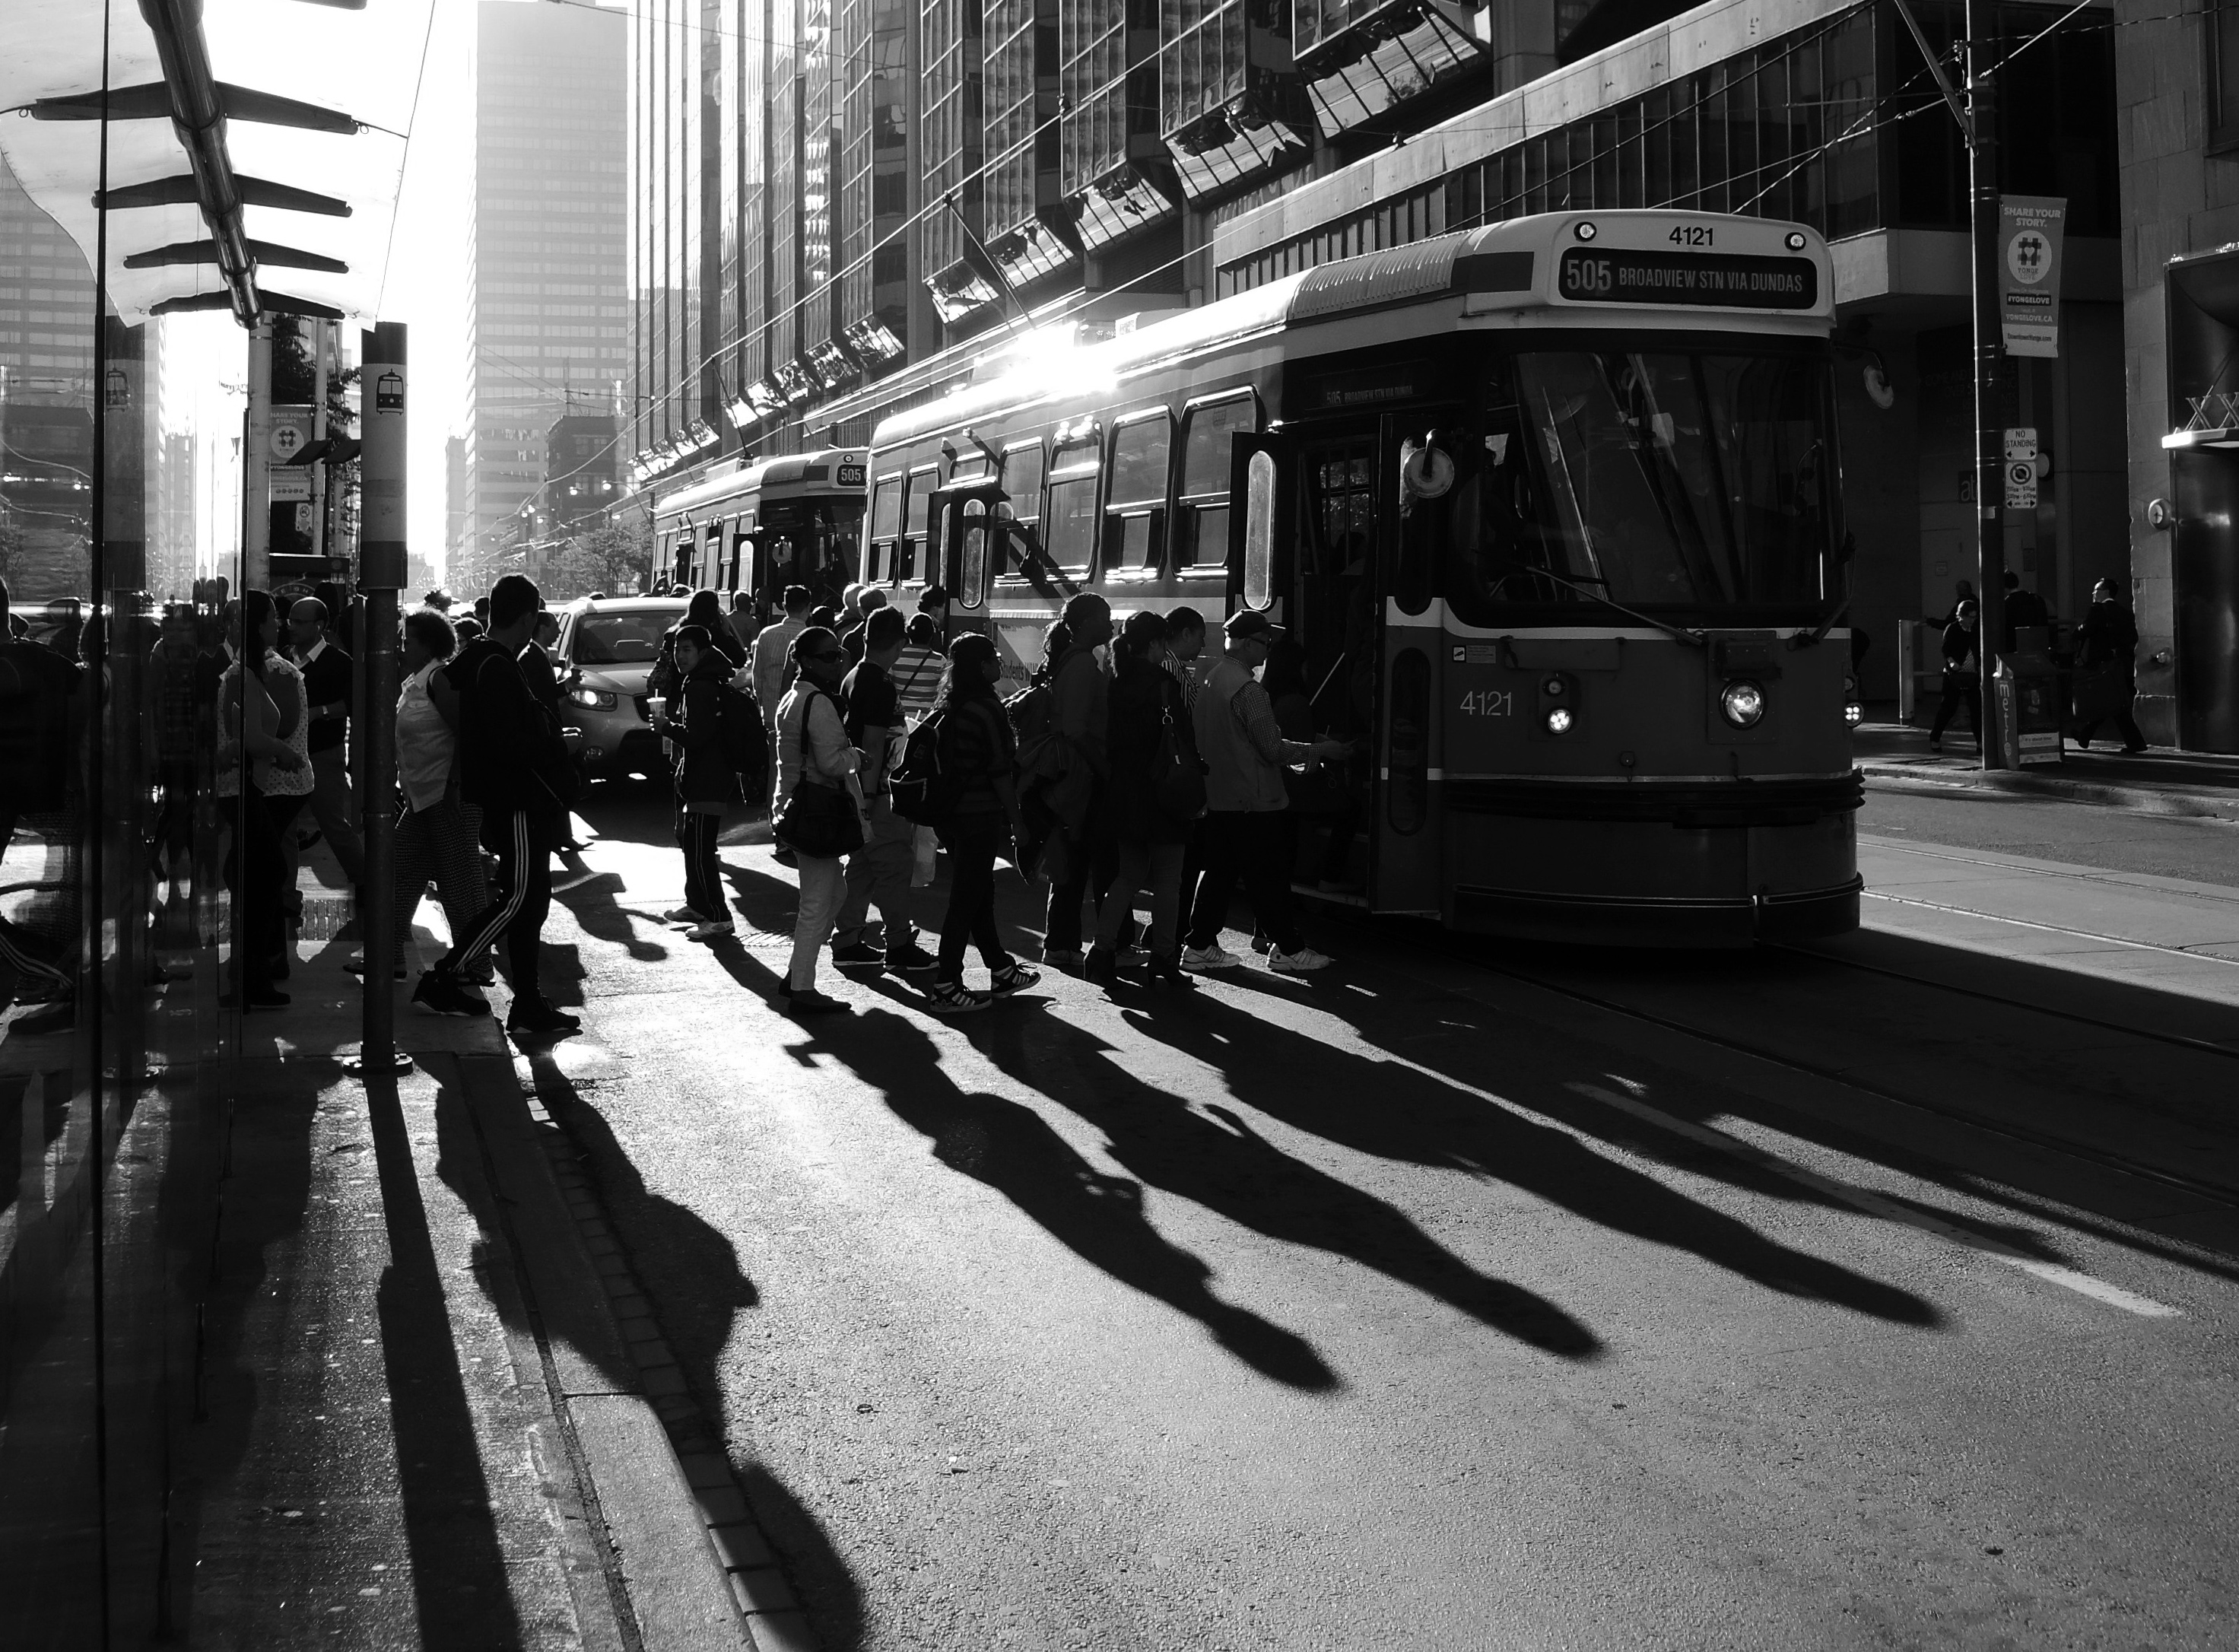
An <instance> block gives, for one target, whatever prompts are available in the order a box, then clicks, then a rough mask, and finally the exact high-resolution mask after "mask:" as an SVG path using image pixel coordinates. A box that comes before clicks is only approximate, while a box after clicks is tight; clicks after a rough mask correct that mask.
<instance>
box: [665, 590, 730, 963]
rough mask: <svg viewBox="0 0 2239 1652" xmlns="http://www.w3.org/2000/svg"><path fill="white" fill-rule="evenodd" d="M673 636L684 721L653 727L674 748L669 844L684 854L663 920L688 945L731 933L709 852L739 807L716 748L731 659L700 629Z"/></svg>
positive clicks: (725, 761) (686, 628) (724, 757)
mask: <svg viewBox="0 0 2239 1652" xmlns="http://www.w3.org/2000/svg"><path fill="white" fill-rule="evenodd" d="M675 638H676V648H675V657H676V676H677V682H678V685H679V687H680V688H681V690H682V692H681V696H678V697H679V698H680V699H681V710H682V711H683V713H684V716H683V717H682V719H681V721H680V720H679V719H677V718H675V717H672V716H666V715H664V716H661V718H660V719H659V721H657V722H656V723H654V729H656V730H657V731H658V732H659V733H660V734H661V736H663V737H665V738H667V739H670V740H674V742H675V743H676V745H677V763H676V846H677V847H678V848H679V849H682V850H683V851H684V904H683V905H682V906H681V907H680V908H678V909H677V910H676V911H674V912H672V913H670V914H669V915H668V916H670V917H671V918H672V919H674V920H675V921H677V922H679V923H683V922H687V921H688V922H690V923H691V925H692V927H691V929H689V930H688V931H687V932H686V938H687V939H688V940H692V941H716V940H721V938H722V937H723V936H727V935H730V934H733V933H734V932H735V930H736V929H737V925H735V924H734V923H732V921H731V916H730V903H728V901H726V900H725V899H724V898H723V869H722V863H721V861H720V860H719V859H718V858H717V857H716V854H715V835H716V833H717V832H718V831H719V830H720V829H721V827H722V824H723V811H724V810H725V809H728V808H729V807H730V806H731V805H732V804H733V803H737V802H738V801H739V782H738V778H737V776H734V774H733V773H732V772H731V760H730V757H729V755H728V752H727V751H726V750H725V749H724V742H723V685H724V684H725V683H728V682H729V681H730V677H731V669H732V668H731V662H730V656H728V655H726V654H724V653H722V652H721V650H720V649H717V648H716V647H715V646H714V643H713V641H712V639H711V638H710V637H709V635H708V629H707V627H705V626H703V625H695V624H684V625H680V626H678V627H677V628H676V631H675ZM680 914H681V916H679V915H680Z"/></svg>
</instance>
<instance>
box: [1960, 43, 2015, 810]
mask: <svg viewBox="0 0 2239 1652" xmlns="http://www.w3.org/2000/svg"><path fill="white" fill-rule="evenodd" d="M1983 10H1986V8H1984V7H1983V5H1982V4H1981V0H1967V13H1966V16H1967V113H1968V117H1969V119H1968V130H1967V137H1968V144H1967V178H1968V188H1969V192H1970V196H1971V197H1972V203H1973V206H1974V217H1973V221H1972V223H1971V224H1970V230H1971V232H1972V241H1973V245H1972V247H1971V249H1970V250H1971V251H1972V252H1973V254H1974V266H1975V295H1974V296H1975V510H1976V521H1975V527H1976V536H1977V537H1976V543H1977V556H1976V573H1975V590H1976V593H1977V610H1976V612H1977V616H1978V621H1977V624H1978V629H1977V631H1976V634H1975V636H1976V641H1975V657H1976V662H1977V669H1979V671H1980V673H1981V691H1982V696H1983V709H1982V722H1981V725H1980V726H1981V729H1982V734H1983V738H1982V747H1983V750H1982V765H1983V768H1985V769H2003V768H2004V767H2005V766H2006V758H2005V742H2004V740H2003V738H2002V737H2001V736H2002V729H2001V728H2000V724H1999V714H1998V694H1997V675H1998V649H2000V648H2001V647H2002V646H2003V643H2004V641H2005V635H2006V511H2005V497H2006V447H2005V395H2004V390H2005V385H2004V379H2003V365H2002V362H2001V356H2003V346H2002V343H2001V332H2000V328H1999V324H1998V303H1999V298H1998V109H1997V103H1998V90H1997V84H1996V82H1995V81H1994V80H1992V79H1991V78H1990V75H1989V74H1988V72H1987V71H1988V70H1989V68H1990V63H1989V62H1988V58H1989V57H1990V45H1991V43H1990V41H1988V40H1985V39H1984V38H1983V36H1982V34H1981V33H1980V32H1979V31H1980V27H1981V23H1982V15H1981V14H1982V12H1983Z"/></svg>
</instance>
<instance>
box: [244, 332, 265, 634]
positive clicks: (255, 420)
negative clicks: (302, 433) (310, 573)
mask: <svg viewBox="0 0 2239 1652" xmlns="http://www.w3.org/2000/svg"><path fill="white" fill-rule="evenodd" d="M271 588H272V320H271V317H270V316H266V315H264V314H262V312H259V314H258V315H257V317H256V326H254V327H252V328H250V329H249V413H248V424H247V428H246V429H245V430H243V442H242V444H241V589H242V590H244V591H261V590H270V589H271Z"/></svg>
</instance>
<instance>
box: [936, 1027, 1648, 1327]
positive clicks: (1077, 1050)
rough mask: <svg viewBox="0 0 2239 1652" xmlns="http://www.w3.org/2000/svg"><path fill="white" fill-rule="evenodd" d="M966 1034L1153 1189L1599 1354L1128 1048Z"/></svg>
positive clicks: (1511, 1288) (1370, 1200)
mask: <svg viewBox="0 0 2239 1652" xmlns="http://www.w3.org/2000/svg"><path fill="white" fill-rule="evenodd" d="M967 1037H969V1038H970V1039H971V1041H972V1043H973V1047H974V1048H976V1049H979V1050H980V1053H981V1054H982V1055H984V1056H987V1058H988V1059H989V1060H990V1061H992V1062H994V1063H995V1064H996V1065H997V1066H998V1067H1000V1068H1001V1069H1003V1070H1004V1071H1005V1072H1007V1073H1008V1074H1010V1075H1011V1076H1012V1077H1013V1078H1016V1079H1018V1080H1020V1082H1023V1083H1028V1084H1032V1085H1033V1087H1034V1088H1035V1089H1038V1090H1040V1092H1041V1093H1042V1094H1043V1095H1045V1096H1048V1097H1049V1098H1050V1099H1051V1100H1052V1101H1053V1102H1058V1103H1059V1104H1060V1106H1064V1107H1066V1108H1069V1109H1072V1110H1073V1112H1075V1113H1078V1114H1079V1115H1080V1116H1081V1117H1083V1118H1085V1119H1086V1120H1087V1121H1089V1122H1091V1123H1093V1124H1095V1125H1096V1126H1098V1127H1099V1128H1100V1129H1102V1130H1103V1131H1104V1133H1105V1135H1106V1138H1107V1141H1108V1142H1109V1149H1108V1150H1109V1151H1110V1152H1111V1154H1112V1156H1113V1158H1114V1159H1116V1160H1118V1161H1119V1162H1120V1163H1121V1164H1124V1165H1125V1166H1126V1167H1127V1169H1130V1170H1132V1171H1133V1172H1134V1173H1135V1175H1137V1176H1139V1177H1141V1178H1142V1180H1143V1182H1145V1183H1146V1185H1147V1186H1150V1187H1153V1188H1156V1189H1159V1190H1160V1191H1161V1192H1165V1193H1171V1194H1173V1195H1175V1196H1177V1197H1180V1198H1185V1199H1188V1200H1190V1201H1192V1202H1194V1203H1197V1204H1200V1205H1203V1206H1204V1207H1205V1208H1206V1209H1208V1210H1212V1211H1214V1212H1216V1213H1218V1214H1219V1215H1220V1216H1226V1217H1227V1218H1228V1219H1229V1220H1230V1221H1232V1222H1235V1223H1237V1224H1238V1225H1239V1226H1240V1227H1245V1228H1248V1229H1251V1230H1252V1231H1253V1232H1254V1233H1259V1234H1263V1235H1265V1236H1266V1237H1268V1238H1270V1239H1277V1240H1280V1241H1282V1242H1285V1243H1287V1244H1294V1245H1305V1246H1311V1247H1312V1248H1314V1249H1320V1250H1326V1251H1329V1252H1332V1254H1334V1255H1337V1256H1345V1257H1349V1258H1351V1259H1352V1261H1354V1262H1359V1263H1360V1264H1361V1265H1362V1266H1363V1267H1366V1268H1372V1269H1375V1270H1376V1271H1378V1272H1379V1273H1381V1274H1384V1275H1385V1276H1387V1277H1389V1278H1391V1279H1392V1280H1395V1281H1397V1282H1399V1283H1401V1284H1404V1285H1407V1286H1411V1287H1412V1288H1413V1289H1417V1290H1419V1291H1421V1292H1423V1293H1424V1294H1425V1296H1433V1297H1436V1298H1437V1299H1438V1301H1440V1302H1445V1303H1446V1304H1447V1305H1448V1306H1449V1307H1452V1308H1453V1309H1458V1311H1460V1312H1462V1313H1465V1314H1467V1315H1469V1316H1471V1317H1472V1318H1473V1319H1476V1320H1477V1321H1478V1322H1480V1323H1482V1324H1485V1325H1487V1326H1489V1327H1491V1328H1492V1329H1495V1330H1498V1331H1500V1332H1502V1333H1504V1334H1505V1335H1507V1336H1513V1337H1515V1338H1517V1339H1518V1341H1520V1342H1528V1343H1530V1344H1531V1346H1532V1347H1534V1348H1537V1349H1542V1350H1543V1351H1545V1352H1546V1353H1550V1354H1555V1355H1559V1356H1562V1357H1564V1358H1565V1359H1575V1360H1591V1359H1594V1358H1597V1357H1598V1356H1600V1355H1601V1353H1602V1352H1603V1351H1604V1349H1603V1344H1602V1342H1601V1339H1600V1338H1599V1337H1598V1336H1595V1335H1594V1333H1593V1332H1592V1331H1591V1329H1588V1328H1587V1327H1586V1326H1585V1324H1584V1323H1582V1322H1580V1321H1579V1320H1578V1319H1577V1318H1575V1317H1574V1316H1571V1314H1569V1313H1567V1312H1565V1310H1564V1309H1561V1308H1559V1307H1558V1306H1557V1305H1556V1304H1554V1303H1553V1302H1549V1301H1548V1300H1547V1299H1546V1298H1545V1297H1544V1296H1538V1294H1536V1293H1535V1292H1532V1291H1530V1290H1527V1289H1525V1288H1524V1287H1523V1286H1521V1285H1518V1284H1515V1283H1513V1282H1510V1281H1507V1280H1503V1279H1495V1278H1491V1277H1488V1276H1486V1275H1485V1274H1484V1273H1482V1272H1480V1271H1479V1270H1478V1269H1475V1268H1473V1267H1472V1266H1471V1265H1470V1264H1469V1263H1468V1262H1465V1261H1463V1260H1462V1259H1461V1258H1460V1257H1459V1256H1455V1255H1454V1254H1453V1252H1452V1251H1450V1250H1448V1249H1446V1248H1445V1246H1444V1245H1441V1244H1439V1243H1438V1242H1437V1241H1436V1240H1435V1239H1432V1237H1431V1236H1429V1235H1428V1234H1426V1233H1425V1232H1424V1231H1423V1230H1422V1229H1421V1228H1419V1227H1418V1226H1417V1225H1416V1224H1415V1223H1414V1222H1412V1221H1411V1220H1410V1219H1409V1218H1408V1217H1407V1216H1405V1215H1404V1214H1403V1213H1401V1212H1400V1211H1399V1210H1398V1209H1394V1208H1393V1207H1392V1205H1390V1204H1388V1203H1386V1202H1385V1201H1384V1200H1382V1199H1379V1198H1378V1197H1376V1196H1374V1195H1373V1194H1371V1193H1368V1192H1366V1191H1365V1190H1363V1189H1359V1188H1358V1187H1355V1186H1353V1185H1352V1183H1351V1182H1345V1181H1343V1180H1341V1179H1339V1177H1337V1176H1332V1175H1330V1174H1329V1173H1328V1172H1326V1171H1325V1170H1321V1169H1317V1168H1315V1167H1314V1166H1312V1165H1310V1164H1307V1163H1306V1162H1303V1161H1301V1160H1299V1159H1298V1158H1295V1157H1293V1156H1292V1155H1290V1154H1287V1153H1285V1152H1283V1151H1282V1150H1281V1149H1279V1148H1277V1147H1276V1146H1275V1145H1274V1144H1273V1143H1272V1142H1269V1141H1268V1140H1267V1139H1266V1137H1265V1136H1261V1135H1260V1134H1259V1132H1258V1131H1256V1130H1254V1129H1252V1127H1251V1126H1250V1125H1249V1124H1248V1123H1247V1122H1246V1121H1245V1120H1244V1119H1243V1118H1241V1117H1239V1116H1238V1115H1237V1114H1236V1112H1235V1111H1234V1110H1233V1109H1229V1108H1224V1107H1209V1108H1207V1109H1206V1110H1205V1111H1203V1112H1200V1111H1199V1110H1198V1109H1195V1108H1193V1107H1192V1106H1191V1105H1190V1103H1189V1102H1187V1101H1186V1100H1185V1099H1183V1098H1182V1097H1180V1096H1175V1095H1173V1094H1171V1093H1169V1092H1167V1091H1166V1090H1163V1089H1159V1088H1158V1087H1156V1086H1155V1085H1153V1084H1149V1083H1146V1082H1144V1081H1143V1080H1141V1079H1139V1078H1138V1077H1136V1076H1134V1075H1133V1073H1131V1072H1129V1071H1127V1070H1126V1068H1125V1066H1124V1065H1123V1064H1122V1062H1124V1060H1125V1056H1126V1052H1125V1051H1123V1050H1121V1049H1119V1047H1118V1046H1117V1045H1114V1044H1112V1043H1109V1042H1106V1041H1105V1040H1104V1039H1102V1038H1100V1037H1099V1036H1097V1035H1096V1034H1095V1033H1094V1032H1093V1031H1091V1030H1089V1029H1086V1028H1085V1027H1081V1026H1079V1025H1076V1024H1075V1023H1072V1022H1070V1021H1068V1020H1066V1018H1065V1017H1064V1016H1063V1015H1062V1014H1056V1013H1053V1014H1050V1015H1046V1016H1032V1017H1025V1016H1003V1017H988V1018H986V1019H984V1020H981V1021H979V1022H976V1023H969V1024H968V1025H967ZM1113 1057H1119V1060H1114V1059H1112V1058H1113Z"/></svg>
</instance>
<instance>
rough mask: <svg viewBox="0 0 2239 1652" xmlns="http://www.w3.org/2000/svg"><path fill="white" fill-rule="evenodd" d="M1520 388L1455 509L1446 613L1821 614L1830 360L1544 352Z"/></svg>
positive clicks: (1488, 433) (1519, 377)
mask: <svg viewBox="0 0 2239 1652" xmlns="http://www.w3.org/2000/svg"><path fill="white" fill-rule="evenodd" d="M1513 386H1514V388H1513V395H1512V400H1511V396H1510V395H1509V394H1508V393H1507V392H1505V391H1496V393H1495V394H1496V396H1497V397H1498V399H1499V400H1500V401H1502V402H1503V403H1507V404H1506V405H1500V406H1495V407H1493V408H1492V409H1490V410H1488V415H1487V419H1486V423H1485V430H1484V431H1483V449H1484V451H1483V453H1482V455H1481V456H1473V457H1478V458H1479V459H1480V463H1478V465H1477V466H1476V467H1475V469H1476V470H1477V472H1478V474H1477V476H1476V477H1475V478H1474V479H1473V485H1472V484H1471V483H1470V481H1468V480H1465V485H1464V486H1462V487H1458V488H1457V489H1456V490H1455V491H1454V494H1453V496H1452V497H1453V498H1454V499H1455V500H1456V502H1457V509H1456V513H1455V520H1454V522H1453V530H1454V531H1453V535H1452V540H1451V543H1450V546H1449V549H1448V554H1447V556H1446V562H1447V566H1448V570H1449V572H1448V577H1447V581H1446V583H1447V588H1448V589H1447V591H1446V595H1447V596H1448V598H1449V599H1450V600H1452V601H1453V602H1455V603H1457V604H1458V608H1459V609H1460V610H1461V611H1462V613H1463V614H1464V615H1465V616H1467V615H1468V614H1469V612H1470V610H1472V609H1474V608H1478V607H1481V606H1483V605H1486V604H1500V603H1589V602H1592V601H1593V600H1595V599H1596V598H1598V597H1600V598H1607V599H1608V600H1610V601H1611V602H1616V603H1624V604H1626V605H1627V606H1631V607H1658V608H1689V609H1714V610H1729V611H1730V610H1735V609H1741V608H1758V609H1765V610H1774V611H1776V612H1779V613H1795V612H1797V611H1799V610H1802V611H1808V610H1810V609H1811V608H1812V607H1813V606H1815V605H1816V604H1817V603H1818V602H1819V601H1820V600H1821V598H1822V596H1824V592H1825V590H1826V576H1827V570H1828V569H1829V567H1830V565H1831V553H1832V551H1833V549H1834V538H1835V527H1836V524H1835V520H1834V509H1833V498H1832V496H1833V482H1834V469H1833V467H1834V453H1833V448H1832V434H1833V429H1834V419H1833V412H1832V400H1833V395H1832V383H1831V377H1830V367H1829V364H1828V363H1827V361H1826V358H1825V357H1824V355H1817V354H1811V353H1806V352H1803V351H1782V350H1758V351H1739V350H1736V351H1719V352H1715V353H1714V352H1704V353H1702V354H1693V353H1689V354H1678V353H1662V352H1658V353H1649V352H1631V351H1598V352H1589V351H1581V350H1565V351H1531V352H1526V353H1524V354H1521V355H1519V356H1517V357H1516V358H1515V376H1514V380H1513ZM1464 474H1465V479H1468V478H1469V476H1470V467H1465V470H1464ZM1472 495H1474V496H1475V497H1473V498H1471V497H1468V496H1472ZM1768 617H1770V615H1768Z"/></svg>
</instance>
